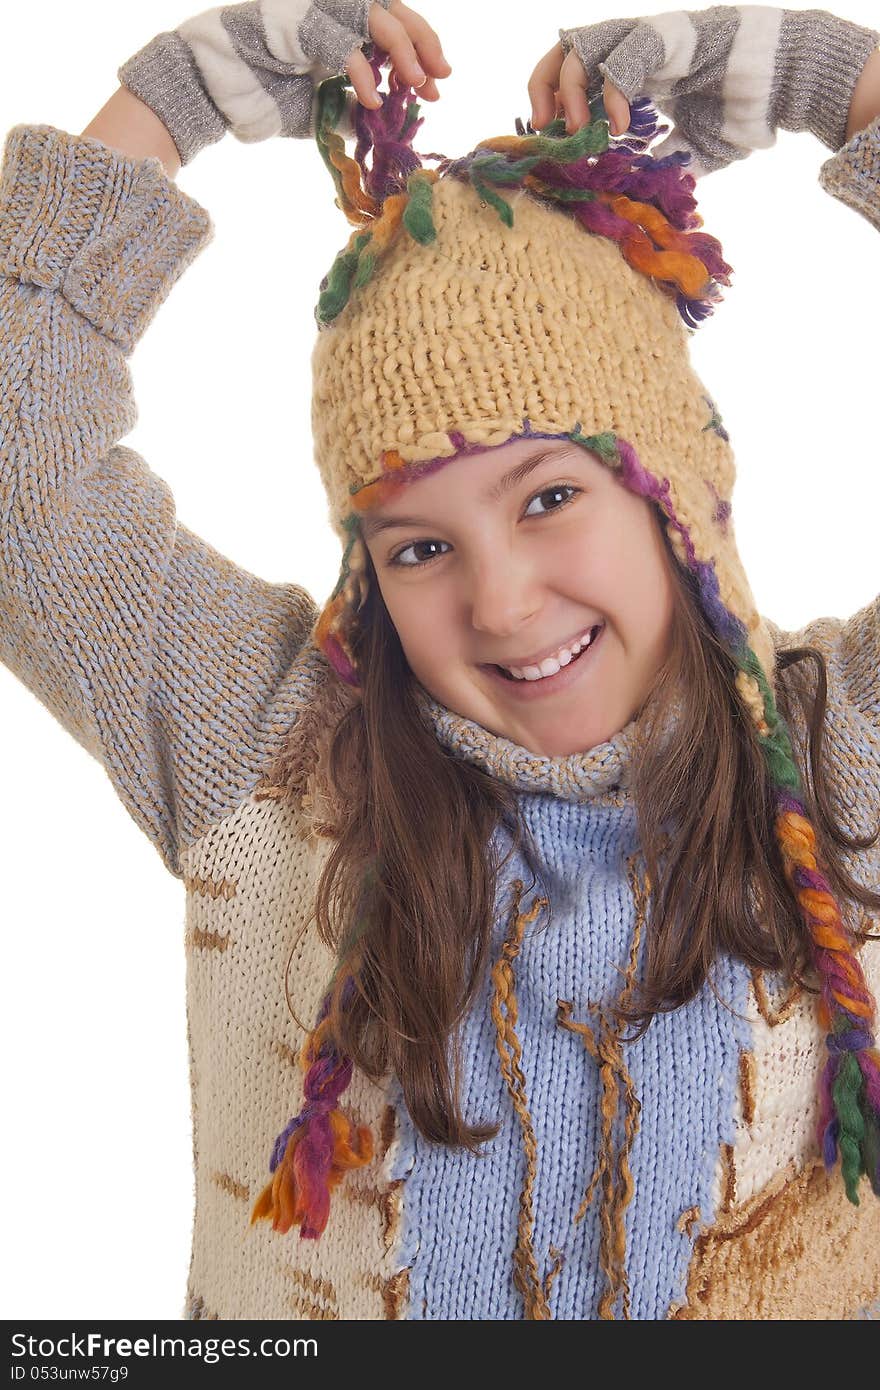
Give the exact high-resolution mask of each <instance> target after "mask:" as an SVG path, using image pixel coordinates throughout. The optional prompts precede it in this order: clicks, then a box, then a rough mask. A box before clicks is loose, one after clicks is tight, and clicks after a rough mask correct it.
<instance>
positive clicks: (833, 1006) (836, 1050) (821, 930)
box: [776, 792, 880, 1206]
mask: <svg viewBox="0 0 880 1390" xmlns="http://www.w3.org/2000/svg"><path fill="white" fill-rule="evenodd" d="M776 824H777V836H778V839H779V843H780V845H781V847H782V851H783V857H784V861H785V871H786V877H787V879H788V881H789V883H790V884H791V886H792V890H793V892H794V893H795V896H796V897H797V899H798V902H799V904H800V906H801V910H802V912H803V914H804V917H805V919H806V921H807V922H808V924H809V927H810V931H811V935H812V939H813V946H814V957H815V961H816V967H817V969H818V971H819V974H820V977H821V980H822V993H821V997H820V1002H819V1019H820V1022H821V1024H822V1027H823V1028H824V1029H825V1030H826V1032H827V1038H826V1044H827V1047H828V1058H827V1060H826V1062H825V1067H824V1070H823V1072H822V1080H821V1087H820V1114H819V1133H818V1139H819V1145H820V1147H821V1149H822V1155H823V1158H824V1161H825V1166H826V1168H829V1169H830V1168H832V1167H833V1166H834V1164H835V1162H836V1161H837V1158H838V1156H839V1157H840V1162H841V1172H842V1175H843V1181H844V1185H845V1187H846V1195H847V1196H848V1198H849V1200H850V1201H851V1202H852V1203H854V1205H855V1206H858V1205H859V1197H858V1185H859V1179H860V1178H861V1176H862V1174H865V1175H866V1176H867V1178H868V1180H869V1182H870V1184H871V1187H872V1188H873V1190H874V1192H875V1194H876V1195H877V1196H878V1197H880V1052H878V1051H877V1048H876V1047H875V1045H874V1034H873V1031H872V1028H873V1024H874V1018H875V1004H874V1000H873V998H872V996H871V993H870V991H869V989H868V986H867V983H866V981H865V977H864V975H863V973H862V969H861V966H860V965H859V962H858V959H857V957H856V956H855V954H854V952H853V943H852V940H851V938H850V935H849V933H848V931H847V930H846V927H845V926H844V924H843V921H842V920H841V916H840V911H839V909H838V906H837V903H836V902H835V900H834V897H833V895H832V892H831V888H830V886H829V884H828V881H827V879H826V878H825V875H824V874H823V873H822V871H821V869H820V868H819V867H818V865H817V862H816V837H815V834H814V832H813V827H812V826H811V825H810V822H809V821H808V820H807V819H806V817H805V814H804V808H803V806H802V804H801V803H800V802H799V801H798V800H797V798H796V797H795V796H792V795H790V794H788V793H785V792H783V793H780V795H779V815H778V817H777V822H776Z"/></svg>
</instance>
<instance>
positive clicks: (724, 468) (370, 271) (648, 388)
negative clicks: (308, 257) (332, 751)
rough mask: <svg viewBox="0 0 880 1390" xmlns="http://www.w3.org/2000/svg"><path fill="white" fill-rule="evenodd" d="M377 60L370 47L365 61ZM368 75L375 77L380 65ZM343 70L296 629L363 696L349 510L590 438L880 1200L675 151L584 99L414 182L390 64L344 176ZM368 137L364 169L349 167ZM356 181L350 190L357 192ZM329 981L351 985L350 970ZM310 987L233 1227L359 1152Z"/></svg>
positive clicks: (710, 297)
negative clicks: (745, 539)
mask: <svg viewBox="0 0 880 1390" xmlns="http://www.w3.org/2000/svg"><path fill="white" fill-rule="evenodd" d="M383 57H384V55H383ZM372 67H373V72H374V76H375V78H376V82H377V85H378V82H379V80H380V70H379V69H380V62H379V60H378V58H377V57H376V56H375V55H374V58H373V60H372ZM346 84H347V79H346V78H344V77H339V78H333V79H331V80H329V81H327V82H325V83H323V84H322V87H321V90H320V93H319V102H318V118H317V137H316V138H317V140H318V144H319V149H320V151H321V154H322V156H323V158H324V160H325V163H326V164H327V167H328V168H329V169H330V171H331V173H332V175H333V178H334V181H335V183H336V188H337V192H338V204H339V205H340V206H341V208H342V209H343V211H345V213H346V215H347V216H348V218H349V220H350V221H351V222H353V223H354V224H355V227H356V229H357V230H356V231H355V232H354V233H353V234H352V236H351V238H350V240H349V243H348V246H347V247H346V249H345V250H344V251H343V252H342V253H341V254H340V255H339V256H338V257H337V259H336V261H335V262H334V265H333V267H332V269H331V271H330V272H329V274H328V275H327V276H326V277H325V278H324V280H323V281H322V283H321V295H320V299H319V301H318V306H317V309H316V318H317V322H318V325H319V329H320V331H319V335H318V339H317V342H316V345H315V348H314V352H313V357H312V365H313V379H314V389H313V407H312V427H313V432H314V442H315V457H316V461H317V464H318V467H319V469H320V473H321V477H322V479H323V482H324V485H325V488H326V490H327V495H328V498H329V503H330V518H331V523H332V525H333V526H334V528H335V530H336V531H337V534H338V535H339V536H340V538H341V540H342V542H343V546H344V554H343V558H342V564H341V570H340V575H339V579H338V582H337V584H336V586H335V588H334V590H333V592H332V594H331V596H330V599H329V600H328V602H327V604H326V606H325V607H324V609H323V612H322V613H321V615H320V617H319V619H318V621H317V623H316V624H315V629H314V632H313V640H314V642H315V644H316V645H317V646H319V647H320V648H321V650H322V651H323V652H324V654H325V655H326V656H327V658H328V660H329V661H330V662H331V664H332V666H333V668H334V670H335V671H336V672H337V674H338V675H339V676H340V678H341V679H342V680H343V681H345V682H347V683H348V684H350V685H354V686H358V685H359V684H360V679H359V675H358V672H357V669H356V665H355V660H354V656H353V650H352V645H353V644H352V634H353V633H354V631H355V625H356V623H357V620H358V613H359V610H360V609H361V607H362V606H363V603H364V599H365V597H366V586H367V582H368V581H367V569H366V550H365V546H364V542H363V540H362V538H361V535H360V525H359V523H360V518H361V517H362V516H363V515H364V514H365V513H366V512H368V511H369V509H370V508H371V507H374V506H378V505H380V504H381V503H383V502H385V501H387V500H388V499H389V498H390V497H392V496H394V495H395V494H396V493H397V492H398V491H399V490H400V489H402V488H404V487H406V486H407V484H408V483H410V482H412V481H413V480H415V479H417V478H419V477H422V476H424V475H425V474H426V473H431V472H434V471H436V470H437V469H440V468H442V467H443V465H444V464H445V463H448V462H449V461H450V460H451V459H455V458H460V457H462V456H464V455H471V454H473V455H479V454H480V453H481V452H482V451H484V450H485V449H487V448H492V447H494V446H497V445H502V444H506V443H508V442H509V441H511V440H514V439H519V438H524V437H530V438H541V439H564V438H568V439H571V440H573V441H575V442H577V443H580V444H582V445H583V446H584V447H585V448H587V449H590V450H592V451H593V452H594V453H595V454H596V455H597V456H598V457H599V458H600V459H602V460H603V461H604V462H605V463H606V464H607V465H608V466H609V467H610V468H612V469H613V470H614V471H615V472H616V473H617V474H618V476H619V478H620V480H621V482H622V483H623V484H624V485H625V486H626V487H628V488H629V489H631V490H632V491H633V492H636V493H638V494H640V495H642V496H644V497H646V498H648V499H650V500H651V501H653V502H654V503H655V504H656V505H657V506H658V507H659V509H660V511H661V513H662V515H663V517H664V525H665V529H666V532H667V534H668V536H669V539H670V542H671V544H672V548H673V552H674V554H675V556H676V559H677V560H678V562H679V563H680V564H681V565H682V566H683V567H684V568H685V569H686V570H688V571H689V572H690V573H691V574H692V575H693V576H695V578H696V581H697V587H698V592H699V599H700V602H701V605H702V607H703V610H704V612H705V614H706V616H707V618H708V620H709V622H710V624H711V626H712V628H713V630H714V632H715V633H716V635H717V636H718V638H719V640H720V641H721V642H722V644H723V645H724V647H725V649H726V650H727V651H728V652H729V653H730V654H731V656H732V657H733V659H734V661H735V664H736V667H737V676H736V688H737V691H738V693H739V695H740V697H741V700H742V702H743V705H744V708H745V711H746V712H747V714H748V716H749V717H750V718H751V719H752V721H753V723H754V726H755V730H756V734H757V737H758V739H759V741H760V744H761V747H762V749H763V752H764V754H765V757H766V761H767V766H768V769H769V773H770V777H771V780H772V783H773V787H774V791H775V795H776V803H777V818H776V836H777V839H778V842H779V847H780V850H781V854H782V859H783V863H784V865H785V870H786V874H787V877H788V881H789V883H790V884H791V886H792V889H793V892H794V894H795V897H796V899H797V901H798V903H799V906H800V909H801V911H802V914H803V917H804V919H805V921H806V924H807V926H808V928H809V930H810V933H811V939H812V941H813V944H814V959H815V963H816V966H817V969H818V970H819V973H820V976H821V978H822V982H823V983H822V1002H821V1008H822V1011H823V1016H822V1022H823V1026H824V1027H825V1028H827V1030H828V1032H829V1039H828V1041H829V1056H828V1060H827V1064H826V1067H825V1072H824V1076H823V1079H822V1104H821V1117H820V1126H821V1135H820V1142H821V1144H822V1145H823V1148H824V1154H825V1160H826V1163H827V1164H828V1165H829V1166H831V1165H832V1164H833V1162H834V1161H835V1159H836V1157H837V1154H838V1147H839V1149H840V1152H841V1154H842V1157H843V1177H844V1181H845V1184H846V1190H847V1194H848V1195H849V1197H850V1200H852V1201H854V1202H856V1203H857V1202H858V1196H857V1187H858V1182H859V1177H860V1175H861V1174H862V1173H868V1174H869V1175H870V1178H871V1181H872V1184H873V1186H874V1188H875V1191H878V1192H880V1173H878V1151H880V1144H878V1135H880V1126H878V1108H880V1104H878V1103H880V1058H878V1054H877V1052H876V1051H875V1050H874V1049H873V1036H872V1034H871V1031H870V1029H871V1026H872V1022H873V1000H872V998H871V995H870V993H869V991H868V989H867V985H866V983H865V980H864V976H863V974H862V971H861V968H860V966H859V963H858V960H857V958H856V956H855V954H854V952H853V949H852V942H851V939H850V936H849V934H848V932H847V930H846V928H845V926H844V923H843V920H842V918H841V915H840V911H839V909H838V906H837V904H836V902H835V900H834V897H833V895H832V892H831V888H830V886H829V883H828V881H827V879H826V877H825V876H824V874H823V873H822V871H821V869H820V868H819V866H818V865H817V862H816V839H815V835H814V832H813V829H812V826H811V825H810V822H809V820H808V819H807V817H806V814H805V809H804V805H803V802H802V800H801V797H800V795H799V792H800V787H801V784H800V778H799V773H798V769H797V765H796V762H795V759H794V756H793V752H792V747H791V743H790V740H789V736H788V731H787V729H786V726H785V724H784V722H783V721H782V720H781V718H780V717H779V715H778V713H777V710H776V705H775V687H774V649H773V644H772V640H771V637H770V634H769V632H768V630H767V627H766V625H765V624H764V622H763V621H762V619H761V618H760V616H759V614H758V612H757V609H756V605H755V602H754V599H753V597H752V593H751V590H750V588H749V584H748V580H747V579H746V575H745V572H744V570H743V567H742V563H741V561H740V558H739V555H738V553H737V549H736V544H735V540H734V532H733V525H732V521H731V493H732V489H733V484H734V478H735V468H734V459H733V452H732V450H731V446H730V441H729V438H728V435H727V432H726V431H725V429H724V426H723V424H722V422H721V419H720V416H719V414H718V411H717V409H716V407H715V405H714V403H713V401H712V399H711V397H710V396H709V394H708V393H707V392H706V390H705V388H704V386H703V385H702V383H701V382H700V380H699V378H698V377H697V376H696V374H695V372H694V371H693V368H692V366H691V364H690V361H689V355H688V337H689V335H691V334H692V333H693V332H694V331H695V330H696V328H697V326H698V325H699V323H700V322H701V321H702V320H703V319H704V318H705V317H706V315H707V314H709V313H711V312H712V307H713V305H714V303H715V302H716V301H717V300H719V299H720V297H721V294H720V288H719V286H720V285H721V284H724V285H728V284H729V283H730V271H731V267H730V266H728V265H727V264H726V262H725V261H724V260H723V258H722V254H721V246H720V244H719V242H718V241H717V240H716V239H715V238H714V237H712V236H709V235H708V234H707V233H705V232H702V231H700V230H698V229H699V227H700V226H701V225H702V218H701V217H700V216H699V214H698V213H697V211H696V204H695V200H694V198H693V189H694V186H695V184H694V179H693V177H692V176H691V175H689V174H688V173H686V172H685V169H684V166H685V165H686V164H687V163H688V161H689V156H688V155H687V154H686V153H684V152H677V153H674V154H671V155H669V156H668V157H666V158H664V159H654V158H652V156H651V155H650V154H649V153H648V152H647V146H648V145H649V144H650V142H651V141H652V140H653V139H654V137H655V136H656V135H658V134H659V133H660V132H661V131H665V130H666V129H667V127H662V126H661V127H658V122H657V117H656V112H655V111H654V110H653V108H652V107H651V106H650V104H649V102H648V101H647V100H644V99H640V100H636V101H634V102H633V103H632V104H631V113H632V119H631V125H630V129H629V131H628V132H627V134H626V135H625V137H623V138H620V139H617V140H614V139H612V138H611V137H610V135H609V126H608V122H607V120H605V119H603V118H602V117H603V116H604V109H603V107H602V104H601V99H600V98H598V99H596V101H594V102H593V104H592V106H591V115H592V117H593V119H592V121H591V123H590V124H589V125H587V126H584V127H583V128H582V129H581V130H580V131H579V132H578V133H577V134H575V135H571V136H568V137H566V135H565V133H564V122H563V121H561V120H557V121H555V122H553V123H552V124H551V125H550V126H548V127H547V128H546V129H545V130H544V131H543V132H542V133H541V134H534V133H526V131H525V130H524V129H523V127H522V124H521V122H517V132H518V133H517V134H516V135H510V136H501V137H498V138H495V139H490V140H485V141H483V142H482V143H481V144H479V145H478V146H477V147H476V148H475V149H474V150H472V151H471V152H470V154H468V155H467V156H466V157H465V158H462V159H458V160H449V159H446V158H445V157H444V156H441V155H425V156H424V158H426V159H432V160H435V161H439V165H438V168H436V169H428V168H425V167H424V165H423V164H422V162H421V159H420V158H419V156H418V155H417V154H416V153H414V151H413V150H412V139H413V136H414V134H415V132H416V130H417V129H418V128H419V127H420V125H421V124H422V122H421V120H420V119H418V109H419V108H418V104H417V102H416V101H415V100H414V99H413V97H412V93H411V91H410V89H408V88H404V87H403V86H402V85H401V84H400V82H399V79H398V78H397V76H396V74H395V73H394V72H393V71H391V72H390V74H389V88H390V90H389V92H388V94H387V95H384V96H383V108H382V110H381V111H377V112H368V111H367V110H365V109H364V108H362V107H361V108H359V110H358V112H357V115H356V134H357V146H356V150H355V159H356V162H355V161H353V160H351V159H350V158H348V156H347V155H346V153H345V146H344V142H343V140H342V138H341V137H340V135H339V133H338V131H337V129H336V127H337V126H338V125H339V123H340V120H341V118H342V117H343V115H344V111H345V109H346V106H345V94H344V89H345V86H346ZM371 146H372V147H373V160H372V166H371V168H369V169H368V168H367V166H366V160H365V157H366V154H367V152H368V151H369V150H370V147H371ZM361 175H362V176H363V182H361ZM348 983H349V984H350V983H351V981H348ZM328 1001H329V995H328V996H327V997H326V998H325V999H324V1003H323V1005H322V1009H321V1015H320V1018H319V1020H318V1025H317V1028H316V1031H315V1032H314V1033H313V1034H312V1035H311V1037H310V1039H309V1042H308V1043H307V1045H306V1048H305V1049H304V1056H303V1065H304V1067H306V1069H307V1076H306V1088H305V1090H306V1104H305V1107H304V1109H303V1110H302V1111H301V1113H300V1114H299V1115H297V1116H296V1117H295V1118H294V1119H293V1120H291V1121H290V1123H289V1124H288V1126H287V1127H286V1129H285V1130H284V1131H283V1132H282V1134H280V1135H279V1136H278V1139H277V1140H276V1144H275V1148H274V1151H273V1155H272V1161H271V1164H270V1169H271V1171H272V1173H273V1174H274V1178H273V1179H272V1180H271V1181H270V1183H269V1184H268V1186H267V1187H266V1188H265V1189H264V1192H263V1193H262V1194H261V1196H260V1198H259V1200H258V1202H257V1204H256V1206H255V1208H254V1212H253V1217H252V1219H254V1220H256V1219H258V1218H259V1217H269V1216H271V1218H272V1220H273V1225H274V1227H275V1229H276V1230H288V1229H289V1228H290V1226H291V1225H292V1224H299V1225H300V1227H301V1236H304V1237H307V1236H311V1237H315V1236H318V1235H320V1233H321V1231H322V1230H323V1228H324V1224H325V1223H326V1220H327V1214H328V1211H329V1192H330V1188H331V1187H332V1186H333V1185H335V1183H336V1182H338V1181H339V1180H340V1178H341V1176H342V1174H343V1172H344V1171H345V1169H346V1168H348V1167H352V1166H357V1165H359V1164H361V1163H365V1162H367V1161H369V1159H370V1157H371V1155H372V1144H371V1141H370V1136H369V1131H365V1130H363V1129H361V1130H359V1131H355V1130H354V1128H353V1127H352V1126H351V1125H350V1124H349V1122H348V1121H347V1120H346V1119H345V1117H344V1115H343V1114H342V1112H341V1111H340V1110H339V1109H338V1108H337V1100H338V1097H339V1095H340V1093H341V1091H342V1090H343V1089H344V1088H345V1086H346V1085H347V1084H348V1080H349V1079H350V1075H351V1062H350V1060H349V1059H347V1058H344V1057H342V1056H340V1055H339V1054H337V1053H336V1052H335V1050H334V1046H333V1043H332V1040H331V1039H330V1038H329V1036H328V1034H327V1009H328Z"/></svg>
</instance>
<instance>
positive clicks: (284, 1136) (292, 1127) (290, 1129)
mask: <svg viewBox="0 0 880 1390" xmlns="http://www.w3.org/2000/svg"><path fill="white" fill-rule="evenodd" d="M305 1122H306V1112H305V1111H303V1112H302V1114H301V1115H295V1116H294V1117H293V1119H292V1120H290V1121H288V1124H287V1126H286V1128H285V1129H282V1131H281V1133H280V1134H279V1136H278V1138H277V1139H276V1140H275V1144H274V1147H273V1149H272V1157H271V1158H270V1159H269V1172H270V1173H274V1172H275V1169H276V1168H277V1167H278V1164H279V1163H280V1162H281V1160H282V1158H283V1157H284V1151H285V1149H286V1148H287V1141H288V1139H289V1138H290V1136H291V1134H294V1133H295V1132H296V1131H297V1130H298V1129H300V1128H301V1127H302V1126H303V1125H304V1124H305Z"/></svg>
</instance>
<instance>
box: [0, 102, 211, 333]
mask: <svg viewBox="0 0 880 1390" xmlns="http://www.w3.org/2000/svg"><path fill="white" fill-rule="evenodd" d="M213 235H214V227H213V223H212V222H211V218H210V216H209V214H208V213H207V212H206V211H205V209H204V208H203V207H202V206H201V205H200V204H199V203H197V202H196V200H195V199H194V198H191V197H190V196H189V195H188V194H186V193H184V192H183V191H182V190H181V189H180V188H178V187H177V185H176V184H175V183H174V181H173V180H172V179H169V178H168V175H167V174H166V172H165V169H164V167H163V165H162V161H161V160H160V159H159V158H158V157H153V156H150V157H148V158H146V159H130V158H128V157H127V156H126V155H124V154H122V153H121V152H120V151H118V150H114V149H112V148H111V147H110V146H109V145H104V144H102V143H101V142H100V141H99V140H94V139H92V138H91V137H89V136H80V135H71V134H70V133H68V132H67V131H63V130H58V129H56V128H55V127H54V126H50V125H17V126H13V127H12V129H11V130H10V132H9V134H8V135H7V137H6V143H5V147H4V151H3V164H2V169H0V274H4V275H10V276H14V277H15V278H16V279H18V280H21V281H23V282H25V283H27V284H33V285H41V286H43V287H44V288H47V289H60V290H61V292H62V293H63V294H64V296H65V298H66V299H68V300H69V301H70V303H71V304H72V305H73V306H74V308H75V309H76V310H77V311H78V312H79V313H81V314H83V315H84V317H85V318H87V319H88V320H89V322H90V323H92V324H94V326H95V328H97V329H98V330H99V331H100V332H101V333H104V334H106V335H107V336H108V337H109V338H112V339H113V340H114V342H116V343H118V344H119V346H120V347H121V348H122V350H123V352H126V353H128V352H131V350H132V349H133V348H134V345H135V343H136V342H137V341H138V339H139V338H140V337H141V335H142V334H143V333H144V331H145V329H146V327H147V325H148V324H149V322H150V320H151V319H152V318H153V315H154V314H155V313H156V311H157V309H158V308H159V306H160V305H161V304H162V302H163V301H164V300H165V298H166V297H167V295H168V293H169V292H170V290H171V287H172V286H173V285H174V283H175V281H176V280H177V279H178V278H179V276H180V275H181V274H182V273H183V271H184V270H185V269H186V267H187V266H188V265H189V264H190V262H191V261H193V260H194V259H195V258H196V256H197V255H198V253H199V252H200V251H201V249H202V247H203V246H205V245H206V244H207V242H209V241H210V240H211V239H212V237H213Z"/></svg>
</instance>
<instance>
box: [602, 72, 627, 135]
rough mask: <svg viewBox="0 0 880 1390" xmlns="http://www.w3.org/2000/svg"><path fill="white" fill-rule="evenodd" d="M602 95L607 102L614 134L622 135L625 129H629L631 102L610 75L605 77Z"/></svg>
mask: <svg viewBox="0 0 880 1390" xmlns="http://www.w3.org/2000/svg"><path fill="white" fill-rule="evenodd" d="M602 97H603V100H604V102H605V110H606V111H607V113H608V121H609V124H610V127H611V134H612V135H622V134H623V132H624V131H625V130H629V123H630V119H631V117H630V109H629V102H628V101H627V99H626V97H625V96H624V95H623V92H621V91H620V89H619V88H618V87H615V85H614V83H613V82H612V81H611V79H610V77H606V78H605V84H604V86H603V89H602Z"/></svg>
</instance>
